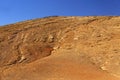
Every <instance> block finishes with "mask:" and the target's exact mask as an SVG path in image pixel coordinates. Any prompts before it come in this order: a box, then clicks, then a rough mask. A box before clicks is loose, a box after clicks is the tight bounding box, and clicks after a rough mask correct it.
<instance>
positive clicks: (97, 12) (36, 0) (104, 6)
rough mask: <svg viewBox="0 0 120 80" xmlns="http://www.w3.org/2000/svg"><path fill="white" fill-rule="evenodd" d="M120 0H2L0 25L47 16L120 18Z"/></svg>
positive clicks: (0, 3)
mask: <svg viewBox="0 0 120 80" xmlns="http://www.w3.org/2000/svg"><path fill="white" fill-rule="evenodd" d="M119 3H120V0H114V1H113V0H70V1H69V0H59V1H58V0H51V1H50V0H9V1H8V0H1V2H0V25H1V26H2V25H7V24H12V23H16V22H20V21H25V20H30V19H35V18H42V17H46V16H54V15H57V16H119V15H120V5H119Z"/></svg>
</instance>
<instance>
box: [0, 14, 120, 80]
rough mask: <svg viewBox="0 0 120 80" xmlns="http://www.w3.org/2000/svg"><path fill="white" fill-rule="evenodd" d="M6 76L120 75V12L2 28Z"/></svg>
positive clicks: (106, 79)
mask: <svg viewBox="0 0 120 80" xmlns="http://www.w3.org/2000/svg"><path fill="white" fill-rule="evenodd" d="M0 80H120V17H119V16H99V17H97V16H96V17H95V16H91V17H62V16H61V17H57V16H55V17H46V18H42V19H35V20H29V21H24V22H19V23H16V24H11V25H6V26H1V27H0Z"/></svg>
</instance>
